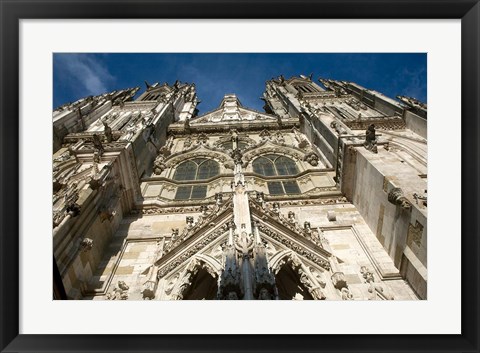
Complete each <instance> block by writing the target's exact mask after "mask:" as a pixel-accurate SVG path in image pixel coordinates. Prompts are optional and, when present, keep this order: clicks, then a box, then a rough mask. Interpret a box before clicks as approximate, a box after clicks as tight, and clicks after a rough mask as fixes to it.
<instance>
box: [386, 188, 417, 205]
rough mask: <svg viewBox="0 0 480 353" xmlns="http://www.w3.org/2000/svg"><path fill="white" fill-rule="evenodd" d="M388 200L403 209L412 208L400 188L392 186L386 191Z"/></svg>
mask: <svg viewBox="0 0 480 353" xmlns="http://www.w3.org/2000/svg"><path fill="white" fill-rule="evenodd" d="M388 201H389V202H390V203H392V204H394V205H398V206H400V207H401V208H403V209H405V210H409V209H411V208H412V204H411V203H410V201H408V199H407V198H406V197H405V196H404V195H403V190H402V189H401V188H393V189H392V190H390V192H389V193H388Z"/></svg>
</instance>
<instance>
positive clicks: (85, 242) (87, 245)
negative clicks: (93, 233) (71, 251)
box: [80, 238, 93, 252]
mask: <svg viewBox="0 0 480 353" xmlns="http://www.w3.org/2000/svg"><path fill="white" fill-rule="evenodd" d="M80 248H81V249H82V251H83V252H87V251H90V250H92V248H93V240H92V239H90V238H83V239H82V241H81V242H80Z"/></svg>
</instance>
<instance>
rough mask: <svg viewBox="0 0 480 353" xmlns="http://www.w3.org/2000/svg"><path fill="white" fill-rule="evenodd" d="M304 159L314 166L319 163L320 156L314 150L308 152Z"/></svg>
mask: <svg viewBox="0 0 480 353" xmlns="http://www.w3.org/2000/svg"><path fill="white" fill-rule="evenodd" d="M303 160H304V161H305V162H307V163H309V164H310V165H312V166H314V167H316V166H317V165H318V156H317V154H316V153H315V152H313V151H310V152H307V153H306V154H305V157H303Z"/></svg>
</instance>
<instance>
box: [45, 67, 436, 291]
mask: <svg viewBox="0 0 480 353" xmlns="http://www.w3.org/2000/svg"><path fill="white" fill-rule="evenodd" d="M319 83H321V85H319V84H317V83H315V82H313V81H312V79H311V77H306V76H300V77H292V78H290V79H285V78H284V77H282V76H280V77H278V78H276V79H272V80H270V81H268V82H266V90H265V93H264V96H263V100H264V101H265V107H264V109H265V112H259V111H255V110H252V109H249V108H247V107H244V106H243V105H242V104H241V102H240V100H239V98H238V97H237V96H236V95H235V94H228V95H225V97H224V98H223V100H222V101H221V102H220V105H219V106H218V108H217V109H215V110H213V111H211V112H208V113H206V114H204V115H200V116H197V115H198V110H197V104H198V103H199V100H198V98H197V96H196V91H195V85H194V84H188V83H181V82H178V81H177V82H175V84H173V85H168V84H166V83H165V84H163V85H159V84H153V85H150V84H148V83H147V82H146V87H147V88H146V90H145V91H144V92H143V93H142V94H141V95H140V96H139V97H138V98H136V99H135V100H132V97H134V95H135V94H136V92H137V90H138V88H134V89H128V90H123V91H116V92H112V93H110V94H105V95H102V96H98V97H89V98H86V99H84V100H80V101H78V102H75V103H73V104H70V105H66V106H63V107H60V108H59V109H57V110H56V111H55V112H54V146H55V147H54V155H53V163H54V172H53V184H54V185H53V188H54V196H53V207H54V215H53V227H54V228H53V239H54V240H53V246H54V257H55V260H56V264H57V267H58V271H59V273H60V276H61V278H62V283H61V284H60V287H63V288H64V289H65V292H66V295H67V297H68V298H70V299H93V300H104V299H111V300H115V299H116V300H142V299H143V300H195V299H196V300H201V299H217V300H278V299H281V300H292V299H293V300H307V299H315V300H324V299H325V300H392V299H395V300H415V299H426V297H427V291H426V283H427V272H426V228H427V223H426V217H427V197H426V195H427V194H426V192H427V190H426V189H427V187H426V185H427V184H426V177H427V172H426V153H427V148H426V146H427V144H426V106H425V105H423V104H422V103H420V102H418V101H416V100H414V99H412V98H409V97H399V99H400V102H399V101H396V100H393V99H390V98H387V97H385V96H383V95H382V94H380V93H378V92H375V91H370V90H367V89H365V88H363V87H360V86H358V85H356V84H355V83H350V82H344V81H333V80H324V79H320V82H319ZM57 289H58V288H57ZM55 293H57V292H55ZM57 297H59V296H58V295H57Z"/></svg>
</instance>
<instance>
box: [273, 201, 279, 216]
mask: <svg viewBox="0 0 480 353" xmlns="http://www.w3.org/2000/svg"><path fill="white" fill-rule="evenodd" d="M272 212H273V213H275V214H277V215H278V214H279V213H280V204H279V203H278V202H274V203H273V204H272Z"/></svg>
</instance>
